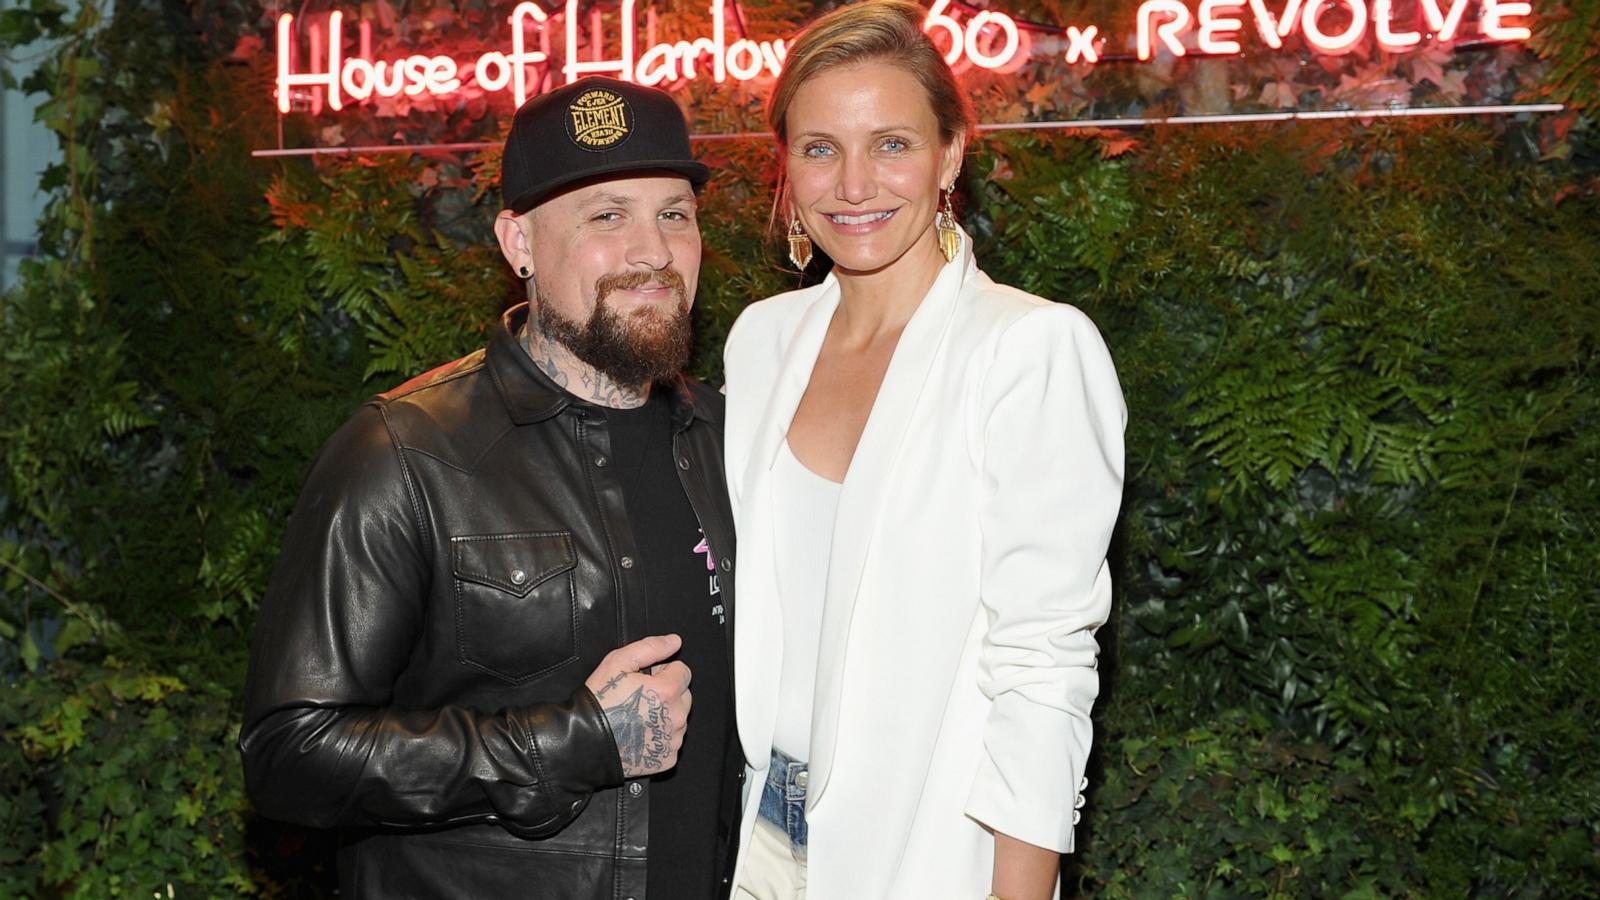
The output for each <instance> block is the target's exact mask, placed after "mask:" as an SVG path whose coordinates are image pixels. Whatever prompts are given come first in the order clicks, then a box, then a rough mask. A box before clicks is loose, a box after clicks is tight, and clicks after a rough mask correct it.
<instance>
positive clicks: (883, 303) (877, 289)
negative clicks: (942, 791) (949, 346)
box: [833, 240, 944, 346]
mask: <svg viewBox="0 0 1600 900" xmlns="http://www.w3.org/2000/svg"><path fill="white" fill-rule="evenodd" d="M943 268H944V257H943V256H942V255H941V254H940V253H939V250H938V246H937V244H936V243H935V242H934V241H932V240H928V241H918V242H917V243H916V245H915V246H913V247H912V248H911V249H910V250H908V251H906V254H905V255H904V256H902V257H900V258H899V259H897V260H895V261H894V262H893V263H891V264H889V265H887V266H884V267H883V268H881V269H875V270H873V271H871V272H851V271H849V270H846V269H842V268H838V267H835V268H834V270H833V272H834V277H835V278H837V279H838V281H839V309H838V311H837V312H836V313H834V321H835V324H836V326H837V327H838V329H839V336H840V337H841V338H842V339H843V340H844V342H845V343H846V344H848V345H851V346H862V345H867V344H871V343H873V342H874V341H875V340H877V339H879V338H882V337H885V336H888V335H899V333H900V330H901V329H903V328H904V327H905V325H906V323H907V322H909V321H911V317H912V316H913V315H915V314H916V312H917V307H919V306H921V305H922V298H923V297H925V296H927V294H928V289H929V288H932V287H933V283H934V282H935V281H936V280H938V278H939V272H940V271H941V270H942V269H943Z"/></svg>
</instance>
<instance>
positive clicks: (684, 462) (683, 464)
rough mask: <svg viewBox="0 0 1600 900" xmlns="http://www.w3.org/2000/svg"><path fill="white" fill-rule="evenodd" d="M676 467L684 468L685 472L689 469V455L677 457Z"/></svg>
mask: <svg viewBox="0 0 1600 900" xmlns="http://www.w3.org/2000/svg"><path fill="white" fill-rule="evenodd" d="M678 468H680V469H682V470H684V471H685V472H687V471H689V457H687V456H680V457H678Z"/></svg>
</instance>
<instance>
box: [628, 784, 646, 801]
mask: <svg viewBox="0 0 1600 900" xmlns="http://www.w3.org/2000/svg"><path fill="white" fill-rule="evenodd" d="M642 793H644V785H641V784H640V783H639V782H637V781H630V782H629V783H628V796H629V797H637V796H639V795H640V794H642Z"/></svg>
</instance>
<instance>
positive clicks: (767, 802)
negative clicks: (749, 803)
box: [760, 750, 811, 862]
mask: <svg viewBox="0 0 1600 900" xmlns="http://www.w3.org/2000/svg"><path fill="white" fill-rule="evenodd" d="M810 780H811V774H810V772H808V771H807V769H806V764H805V763H803V762H797V761H795V760H793V759H790V758H789V757H788V756H787V755H786V754H784V753H783V752H782V751H780V750H773V751H772V764H771V765H770V766H768V767H767V783H766V786H765V787H763V788H762V789H761V810H760V813H761V818H763V819H766V820H767V821H768V822H771V823H772V824H774V825H776V826H778V829H779V830H780V831H782V832H783V833H784V834H786V835H788V836H789V847H790V849H791V850H793V851H794V858H795V859H797V860H800V861H802V862H804V861H805V858H806V786H807V785H808V784H809V783H810Z"/></svg>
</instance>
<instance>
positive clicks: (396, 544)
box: [239, 404, 622, 837]
mask: <svg viewBox="0 0 1600 900" xmlns="http://www.w3.org/2000/svg"><path fill="white" fill-rule="evenodd" d="M411 487H412V483H411V481H410V479H409V477H408V475H407V472H406V467H405V464H404V463H403V461H402V459H401V454H400V451H399V449H398V448H397V447H396V446H395V445H394V443H393V442H392V439H391V436H390V434H389V431H388V428H387V423H386V420H385V418H384V416H383V414H382V412H381V411H380V410H379V409H378V408H377V407H376V406H375V405H370V404H369V405H368V406H365V407H363V408H362V409H361V411H360V412H358V413H357V414H356V415H355V416H354V417H353V418H352V419H351V420H350V421H349V422H348V423H346V424H345V426H344V427H343V428H341V429H340V430H339V432H338V433H336V434H335V435H334V436H333V437H332V438H331V439H330V440H329V442H328V444H327V446H326V447H325V448H324V449H323V452H322V453H321V454H320V456H319V457H318V460H317V463H316V465H315V466H314V467H313V468H312V472H311V475H310V476H309V477H308V478H307V480H306V485H305V488H304V490H303V491H302V492H301V496H300V501H299V504H298V506H297V507H296V509H295V512H294V514H293V516H292V517H291V518H290V520H289V528H288V533H287V536H286V538H285V541H284V550H283V554H282V556H281V557H280V558H279V562H278V566H277V568H276V570H275V572H274V574H273V578H272V583H271V585H270V587H269V588H268V590H267V594H266V597H265V598H264V599H263V601H262V605H261V610H260V612H259V615H258V617H257V622H256V634H255V640H254V646H253V648H252V654H251V660H250V670H249V674H248V676H247V679H246V685H245V710H244V719H245V721H244V727H243V729H242V730H241V732H240V736H239V749H240V752H241V753H242V754H243V760H244V773H245V787H246V789H247V790H248V792H249V795H250V798H251V800H252V802H253V803H254V804H255V807H256V809H257V810H258V811H260V812H261V813H262V814H264V815H266V816H270V817H272V818H276V819H284V820H287V821H293V822H298V823H301V824H304V825H310V826H313V827H319V828H326V827H331V826H336V825H356V826H373V825H383V826H401V827H405V826H437V825H445V824H459V823H465V822H498V823H500V824H501V825H502V826H503V827H504V828H506V829H507V830H508V831H512V832H514V833H516V834H519V835H521V836H523V837H544V836H547V835H550V834H553V833H555V832H557V831H559V830H561V829H562V828H564V827H565V826H566V825H567V824H568V823H570V822H571V821H572V819H573V818H575V817H576V816H577V815H578V813H579V812H581V811H582V810H583V808H584V806H585V805H586V804H587V803H588V801H589V798H590V795H591V793H592V792H594V791H596V790H598V789H600V788H602V787H609V786H611V785H615V784H619V783H621V781H622V768H621V762H620V760H619V759H618V758H617V750H616V744H615V741H614V739H613V738H612V736H611V731H610V727H609V726H608V725H607V724H606V723H605V715H604V712H603V711H602V710H601V709H600V706H599V703H598V702H597V701H596V700H595V699H594V695H593V694H591V693H590V692H589V690H588V689H587V688H584V687H581V686H580V687H579V688H578V689H577V690H576V691H575V692H574V693H573V694H572V696H571V697H569V698H568V699H566V700H565V701H562V702H554V703H534V704H530V705H527V706H520V707H513V708H510V709H500V710H493V711H490V710H481V709H475V708H472V707H469V706H464V705H445V706H440V707H438V708H435V709H399V708H396V707H394V706H392V705H391V702H392V700H393V685H394V683H395V681H396V679H397V678H398V677H399V675H400V673H401V671H402V670H403V669H404V667H405V666H406V664H407V662H408V660H409V659H410V658H411V655H412V653H413V651H414V648H415V644H416V642H417V640H418V639H419V634H420V631H421V627H422V619H423V617H424V615H425V610H424V605H425V597H426V595H427V591H428V583H429V575H428V558H429V549H428V547H429V544H428V542H427V540H426V537H425V535H424V533H423V528H422V525H421V521H420V519H419V517H418V514H417V509H416V506H415V505H414V503H415V502H416V497H415V493H414V492H413V491H412V490H411Z"/></svg>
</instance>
